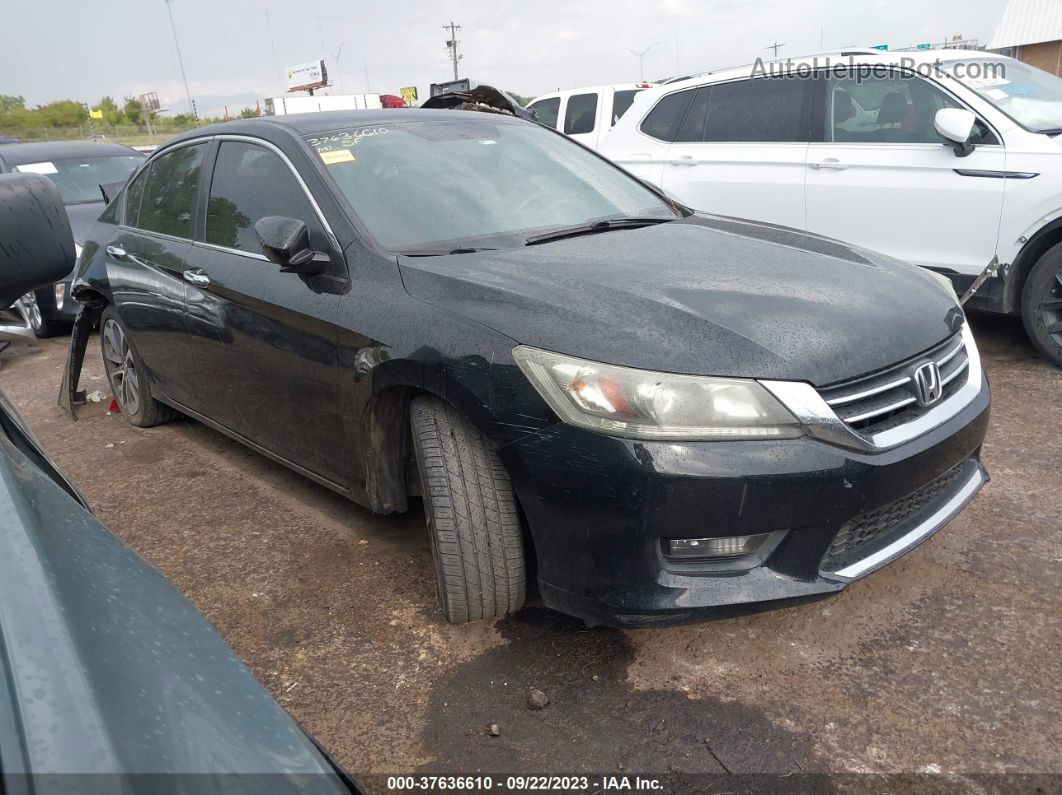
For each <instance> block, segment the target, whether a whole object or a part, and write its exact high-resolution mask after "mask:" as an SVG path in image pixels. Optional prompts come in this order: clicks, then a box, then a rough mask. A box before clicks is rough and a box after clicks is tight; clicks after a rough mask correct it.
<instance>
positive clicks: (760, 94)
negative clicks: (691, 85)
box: [704, 78, 820, 143]
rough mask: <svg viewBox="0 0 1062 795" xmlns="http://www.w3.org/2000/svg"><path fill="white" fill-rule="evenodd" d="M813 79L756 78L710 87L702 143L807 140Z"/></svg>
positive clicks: (811, 109)
mask: <svg viewBox="0 0 1062 795" xmlns="http://www.w3.org/2000/svg"><path fill="white" fill-rule="evenodd" d="M818 85H820V83H819V81H817V80H800V79H796V78H760V79H758V80H739V81H736V82H733V83H719V84H716V85H713V86H712V87H711V89H712V93H711V97H710V98H709V100H708V116H707V120H706V122H705V126H704V140H705V141H709V142H712V141H718V142H726V141H748V142H779V143H780V142H790V141H792V142H806V141H808V140H810V130H811V120H812V115H813V112H814V107H813V104H814V98H815V91H816V88H817V87H818Z"/></svg>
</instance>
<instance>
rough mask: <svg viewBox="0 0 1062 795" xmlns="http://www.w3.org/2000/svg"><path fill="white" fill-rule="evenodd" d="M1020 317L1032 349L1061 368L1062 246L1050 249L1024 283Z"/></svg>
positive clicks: (1061, 244) (1060, 244)
mask: <svg viewBox="0 0 1062 795" xmlns="http://www.w3.org/2000/svg"><path fill="white" fill-rule="evenodd" d="M1021 317H1022V320H1023V321H1024V323H1025V330H1026V331H1027V332H1028V334H1029V339H1031V340H1032V342H1033V345H1035V346H1036V347H1037V349H1039V351H1040V353H1042V354H1043V355H1044V357H1045V358H1046V359H1047V360H1048V361H1050V362H1051V363H1052V364H1054V365H1055V366H1056V367H1062V243H1059V244H1058V245H1056V246H1054V247H1053V248H1050V249H1048V250H1047V252H1046V253H1045V254H1044V255H1043V256H1042V257H1040V259H1039V261H1038V262H1037V263H1036V264H1035V265H1034V266H1033V269H1032V271H1031V272H1030V273H1029V278H1027V279H1026V280H1025V287H1024V289H1023V290H1022V294H1021Z"/></svg>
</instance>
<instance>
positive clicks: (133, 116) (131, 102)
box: [122, 97, 144, 124]
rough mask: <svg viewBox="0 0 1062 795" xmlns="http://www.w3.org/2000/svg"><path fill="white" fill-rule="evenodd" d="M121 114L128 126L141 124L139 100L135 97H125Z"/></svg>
mask: <svg viewBox="0 0 1062 795" xmlns="http://www.w3.org/2000/svg"><path fill="white" fill-rule="evenodd" d="M122 113H123V115H124V116H125V118H126V119H128V121H129V123H130V124H143V123H144V112H143V111H142V110H141V109H140V100H138V99H137V98H136V97H126V98H125V104H124V105H123V106H122Z"/></svg>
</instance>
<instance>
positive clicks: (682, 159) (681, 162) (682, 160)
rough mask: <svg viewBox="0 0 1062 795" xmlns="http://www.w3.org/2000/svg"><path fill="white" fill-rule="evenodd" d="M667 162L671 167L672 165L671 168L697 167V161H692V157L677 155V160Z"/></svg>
mask: <svg viewBox="0 0 1062 795" xmlns="http://www.w3.org/2000/svg"><path fill="white" fill-rule="evenodd" d="M668 162H669V163H671V165H673V166H695V165H697V161H696V160H695V159H694V157H693V155H679V159H678V160H670V161H668Z"/></svg>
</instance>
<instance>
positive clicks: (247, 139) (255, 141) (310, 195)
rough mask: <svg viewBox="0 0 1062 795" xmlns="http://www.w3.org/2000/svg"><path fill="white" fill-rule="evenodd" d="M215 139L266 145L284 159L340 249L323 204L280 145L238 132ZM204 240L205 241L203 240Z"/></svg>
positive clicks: (218, 136) (337, 249)
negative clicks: (237, 133)
mask: <svg viewBox="0 0 1062 795" xmlns="http://www.w3.org/2000/svg"><path fill="white" fill-rule="evenodd" d="M214 139H215V140H217V141H221V142H224V141H242V142H243V143H248V144H254V145H256V146H261V147H264V148H266V149H268V150H269V151H271V152H272V153H273V154H275V155H276V156H277V157H279V158H280V159H281V161H283V163H284V164H285V165H286V166H287V167H288V170H289V171H290V172H291V173H292V175H293V176H294V177H295V181H296V182H298V183H299V187H300V188H302V192H303V193H304V194H306V198H307V199H309V201H310V206H311V207H313V211H314V213H316V214H317V220H318V221H320V222H321V226H322V228H323V229H324V231H325V234H326V235H327V236H328V241H329V242H330V243H331V244H332V246H333V248H335V250H336V251H339V240H338V239H337V238H336V235H335V232H333V231H332V226H331V224H329V223H328V219H326V218H325V215H324V212H323V211H322V210H321V205H319V204H318V203H317V199H315V198H314V195H313V193H311V192H310V188H309V187H308V186H307V185H306V181H305V180H304V179H303V178H302V174H300V173H299V171H298V169H297V168H295V165H294V164H293V163H292V162H291V159H290V158H289V157H288V156H287V155H286V154H284V152H283V151H282V150H281V149H280V147H278V146H277V145H276V144H274V143H271V142H269V141H266V140H265V139H264V138H255V137H254V136H251V135H236V134H232V133H223V134H221V135H215V136H214ZM219 151H220V150H219ZM216 162H217V161H216V160H215V163H216ZM210 180H211V183H213V181H214V176H213V174H211V177H210ZM209 201H210V194H209V193H208V194H207V202H208V203H209ZM203 221H204V223H203V234H204V235H205V234H206V219H203ZM196 242H200V241H196ZM203 242H205V241H203ZM207 245H214V244H207ZM222 250H227V251H238V249H224V248H223V247H222ZM240 253H246V252H240ZM263 259H265V257H263Z"/></svg>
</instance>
